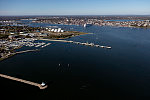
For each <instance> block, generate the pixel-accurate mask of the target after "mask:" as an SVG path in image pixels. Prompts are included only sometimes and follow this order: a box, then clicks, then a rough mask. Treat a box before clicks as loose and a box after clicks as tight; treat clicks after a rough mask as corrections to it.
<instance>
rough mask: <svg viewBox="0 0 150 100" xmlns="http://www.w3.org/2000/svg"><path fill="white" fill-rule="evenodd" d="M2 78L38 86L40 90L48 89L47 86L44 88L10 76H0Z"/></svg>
mask: <svg viewBox="0 0 150 100" xmlns="http://www.w3.org/2000/svg"><path fill="white" fill-rule="evenodd" d="M0 77H3V78H6V79H10V80H14V81H18V82H22V83H25V84H29V85H32V86H37V87H39V88H40V89H46V88H47V87H48V86H47V85H45V86H42V85H41V84H39V83H35V82H31V81H27V80H23V79H19V78H16V77H12V76H8V75H4V74H0Z"/></svg>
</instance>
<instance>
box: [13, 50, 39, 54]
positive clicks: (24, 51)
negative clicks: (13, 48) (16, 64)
mask: <svg viewBox="0 0 150 100" xmlns="http://www.w3.org/2000/svg"><path fill="white" fill-rule="evenodd" d="M38 50H39V49H34V50H25V51H18V52H16V54H20V53H26V52H32V51H38Z"/></svg>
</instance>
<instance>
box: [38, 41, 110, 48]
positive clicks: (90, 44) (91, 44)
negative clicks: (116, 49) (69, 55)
mask: <svg viewBox="0 0 150 100" xmlns="http://www.w3.org/2000/svg"><path fill="white" fill-rule="evenodd" d="M40 40H44V41H54V42H66V43H75V44H80V45H86V46H92V47H100V48H106V49H112V47H110V46H102V45H95V44H94V43H88V42H86V43H82V42H75V41H67V40H53V39H40Z"/></svg>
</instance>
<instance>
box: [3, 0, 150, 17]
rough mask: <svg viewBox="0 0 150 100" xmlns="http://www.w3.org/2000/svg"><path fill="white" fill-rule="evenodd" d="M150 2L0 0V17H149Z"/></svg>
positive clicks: (135, 0)
mask: <svg viewBox="0 0 150 100" xmlns="http://www.w3.org/2000/svg"><path fill="white" fill-rule="evenodd" d="M149 5H150V0H107V1H106V0H0V15H150V6H149Z"/></svg>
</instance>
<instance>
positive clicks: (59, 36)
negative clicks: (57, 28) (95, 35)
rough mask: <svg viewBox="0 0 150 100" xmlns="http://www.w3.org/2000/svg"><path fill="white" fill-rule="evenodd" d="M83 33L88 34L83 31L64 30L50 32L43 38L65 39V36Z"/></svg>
mask: <svg viewBox="0 0 150 100" xmlns="http://www.w3.org/2000/svg"><path fill="white" fill-rule="evenodd" d="M83 34H88V33H84V32H78V31H66V32H63V33H52V34H51V33H50V34H49V36H47V37H44V38H45V39H46V38H48V39H66V38H70V37H74V36H78V35H83Z"/></svg>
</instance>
